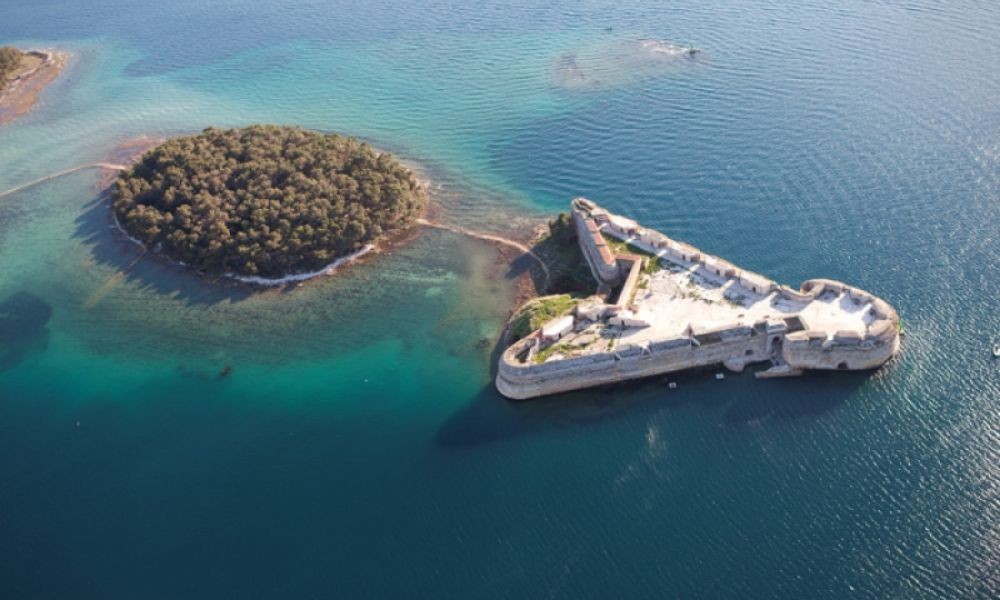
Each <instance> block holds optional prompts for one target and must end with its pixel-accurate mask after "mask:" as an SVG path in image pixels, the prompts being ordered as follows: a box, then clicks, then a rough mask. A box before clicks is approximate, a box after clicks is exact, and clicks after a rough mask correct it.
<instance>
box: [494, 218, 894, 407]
mask: <svg viewBox="0 0 1000 600" xmlns="http://www.w3.org/2000/svg"><path fill="white" fill-rule="evenodd" d="M572 210H573V220H574V222H575V223H576V228H577V233H578V234H579V235H578V240H579V243H580V248H581V250H582V251H583V254H584V256H585V257H586V260H587V262H588V264H590V267H591V271H592V272H593V273H594V277H595V278H596V279H597V280H598V281H599V282H601V283H602V284H607V285H615V284H617V283H620V282H621V281H622V279H623V277H624V276H625V274H623V272H622V267H623V265H621V264H619V262H618V261H617V260H615V257H614V255H613V254H611V253H610V250H609V248H608V246H607V243H606V241H605V240H604V238H603V234H605V233H606V234H608V235H611V236H612V237H615V238H618V239H621V240H623V241H628V242H629V243H630V244H632V245H634V246H636V247H638V248H641V249H642V250H644V251H648V252H651V253H652V254H655V255H658V256H661V257H663V258H666V259H668V260H671V261H673V262H676V263H679V264H682V265H686V266H689V267H692V268H693V269H694V271H695V272H698V273H700V274H702V275H705V276H709V277H713V278H714V279H715V280H716V281H720V280H722V281H725V280H729V279H735V280H736V283H737V284H738V285H739V286H740V287H741V288H743V289H744V290H747V291H751V292H753V293H755V294H757V295H768V294H771V293H774V292H776V293H777V297H778V298H779V299H780V298H783V299H785V300H789V301H794V302H799V303H802V302H810V301H813V300H816V299H818V298H822V297H824V294H835V295H837V296H840V295H841V294H846V296H845V297H846V298H849V299H850V300H851V301H854V302H858V303H861V304H867V305H869V307H868V309H867V310H869V311H871V312H870V316H871V317H872V320H871V322H870V324H869V325H868V327H867V331H866V332H865V333H864V334H863V335H861V334H859V333H857V332H854V331H838V332H827V331H817V330H810V329H806V328H804V327H803V325H802V323H801V321H799V320H798V319H795V318H791V319H776V320H768V321H760V322H757V323H754V324H753V325H752V326H748V325H746V324H741V323H733V324H729V325H723V326H717V327H712V328H704V329H701V328H698V327H697V326H695V325H692V327H691V329H690V331H689V335H688V336H685V337H677V338H674V339H665V340H657V341H651V342H647V343H645V344H644V345H637V344H629V343H623V344H621V345H618V346H616V347H613V348H610V349H609V350H607V351H604V352H595V353H591V354H586V355H583V356H578V357H570V358H563V359H559V360H550V361H547V362H543V363H534V362H532V361H530V360H523V359H524V358H525V357H527V356H528V355H529V354H530V350H531V346H532V345H533V344H534V343H535V340H534V339H533V336H528V337H526V338H525V339H523V340H520V341H519V342H517V343H515V344H513V345H512V346H510V347H509V348H508V349H507V350H506V351H505V352H504V353H503V355H502V356H501V358H500V364H499V368H498V373H497V379H496V385H497V389H498V390H499V391H500V393H502V394H503V395H504V396H507V397H508V398H512V399H526V398H533V397H536V396H541V395H546V394H554V393H558V392H565V391H570V390H575V389H581V388H586V387H592V386H595V385H603V384H607V383H613V382H618V381H625V380H629V379H637V378H642V377H648V376H652V375H659V374H663V373H669V372H673V371H681V370H684V369H691V368H697V367H705V366H710V365H717V364H725V365H726V366H727V367H728V368H730V369H732V370H735V371H741V370H742V369H743V368H744V367H745V366H746V365H747V364H749V363H754V362H761V361H767V360H773V361H774V362H775V363H777V364H778V365H779V367H776V369H777V368H780V369H783V371H782V372H784V373H789V374H794V373H797V372H799V371H800V370H805V369H850V370H858V369H873V368H876V367H878V366H880V365H882V364H884V363H885V362H886V361H888V360H889V359H890V358H892V357H893V356H894V355H895V354H896V353H897V352H898V350H899V317H898V315H897V314H896V311H895V310H894V309H893V308H892V307H891V306H890V305H889V304H888V303H887V302H885V301H884V300H882V299H880V298H878V297H876V296H873V295H871V294H869V293H868V292H865V291H863V290H859V289H857V288H854V287H851V286H848V285H847V284H844V283H841V282H838V281H833V280H829V279H812V280H809V281H806V282H804V283H803V284H802V286H801V289H800V290H798V291H796V290H793V289H791V288H788V287H785V286H781V285H778V284H777V283H775V282H774V281H772V280H770V279H768V278H766V277H764V276H762V275H759V274H757V273H753V272H749V271H744V270H742V269H739V268H738V267H736V266H735V265H733V264H731V263H729V262H728V261H725V260H723V259H721V258H718V257H715V256H711V255H707V254H704V253H702V252H701V251H699V250H698V249H697V248H694V247H692V246H689V245H688V244H685V243H683V242H678V241H675V240H672V239H670V238H668V237H667V236H665V235H663V234H661V233H659V232H656V231H651V230H648V229H644V228H641V227H639V226H638V225H637V224H635V223H634V222H631V221H629V220H627V219H622V218H620V217H617V216H615V215H611V214H610V213H607V212H606V211H604V210H603V209H601V208H600V207H598V206H597V205H596V204H594V203H593V202H590V201H589V200H586V199H583V198H577V199H575V200H574V201H573V203H572ZM609 254H610V257H609ZM630 256H631V257H634V256H635V255H630ZM636 258H638V257H636ZM633 266H634V263H632V264H629V267H630V270H632V271H634V270H635V269H634V268H631V267H633ZM619 304H620V302H619ZM609 308H611V307H609ZM612 314H613V311H612ZM773 370H774V369H772V371H773Z"/></svg>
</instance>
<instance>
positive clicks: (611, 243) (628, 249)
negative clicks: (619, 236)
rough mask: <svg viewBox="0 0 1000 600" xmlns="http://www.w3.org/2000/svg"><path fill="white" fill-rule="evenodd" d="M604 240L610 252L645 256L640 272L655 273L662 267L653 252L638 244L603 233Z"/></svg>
mask: <svg viewBox="0 0 1000 600" xmlns="http://www.w3.org/2000/svg"><path fill="white" fill-rule="evenodd" d="M604 241H605V242H607V244H608V247H609V248H611V252H613V253H614V254H637V255H639V256H642V257H644V258H646V261H645V263H644V264H643V265H642V272H643V273H645V274H646V275H652V274H653V273H657V272H659V271H660V269H662V268H663V265H662V264H660V259H659V258H658V257H657V256H656V255H655V254H651V253H649V252H647V251H645V250H643V249H642V248H639V247H638V246H633V245H632V244H629V243H627V242H622V241H620V240H616V239H615V238H613V237H611V236H610V235H605V236H604Z"/></svg>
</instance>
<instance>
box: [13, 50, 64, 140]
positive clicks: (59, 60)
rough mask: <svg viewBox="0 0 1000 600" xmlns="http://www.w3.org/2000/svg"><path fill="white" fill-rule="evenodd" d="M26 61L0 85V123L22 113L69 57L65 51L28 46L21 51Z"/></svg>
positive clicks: (36, 98) (24, 113) (36, 100)
mask: <svg viewBox="0 0 1000 600" xmlns="http://www.w3.org/2000/svg"><path fill="white" fill-rule="evenodd" d="M24 54H25V56H26V57H27V60H28V61H29V63H40V64H28V65H26V66H24V67H22V69H21V70H20V71H19V72H17V73H16V74H15V76H14V78H13V80H12V81H11V82H10V83H9V84H7V85H6V86H4V87H3V89H0V125H4V124H7V123H10V122H11V121H13V120H14V119H16V118H18V117H21V116H23V115H26V114H27V113H28V112H30V111H31V109H32V108H33V107H34V106H35V104H36V103H37V102H38V97H39V94H41V92H42V90H44V89H45V87H46V86H48V85H49V84H50V83H52V82H53V81H54V80H55V78H56V77H57V76H58V75H59V73H60V72H62V70H63V67H65V66H66V63H67V62H68V60H69V58H70V54H69V53H67V52H62V51H57V50H32V51H29V52H25V53H24Z"/></svg>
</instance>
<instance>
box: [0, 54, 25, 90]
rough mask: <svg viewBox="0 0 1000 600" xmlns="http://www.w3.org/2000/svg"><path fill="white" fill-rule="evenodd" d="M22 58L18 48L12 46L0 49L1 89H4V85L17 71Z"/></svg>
mask: <svg viewBox="0 0 1000 600" xmlns="http://www.w3.org/2000/svg"><path fill="white" fill-rule="evenodd" d="M22 56H23V54H22V53H21V51H20V50H18V49H17V48H13V47H11V46H4V47H3V48H0V87H3V85H2V84H3V83H4V82H6V81H7V78H8V77H10V76H11V75H12V74H13V73H14V71H15V70H17V68H18V66H19V65H20V64H21V57H22Z"/></svg>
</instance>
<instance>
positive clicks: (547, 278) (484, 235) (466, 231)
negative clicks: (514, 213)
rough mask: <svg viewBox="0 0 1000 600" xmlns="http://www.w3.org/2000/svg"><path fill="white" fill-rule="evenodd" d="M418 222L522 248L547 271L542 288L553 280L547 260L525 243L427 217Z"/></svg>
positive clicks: (426, 225) (543, 270)
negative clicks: (446, 223)
mask: <svg viewBox="0 0 1000 600" xmlns="http://www.w3.org/2000/svg"><path fill="white" fill-rule="evenodd" d="M416 223H417V224H418V225H423V226H424V227H433V228H435V229H444V230H445V231H451V232H454V233H458V234H461V235H466V236H469V237H473V238H476V239H480V240H485V241H487V242H495V243H497V244H503V245H505V246H510V247H511V248H515V249H517V250H520V251H521V252H523V253H525V254H527V255H528V256H530V257H531V258H533V259H534V260H535V262H537V263H538V266H540V267H541V268H542V272H543V273H545V286H543V288H542V289H548V287H549V284H550V283H551V281H550V279H551V276H550V274H549V267H548V265H546V264H545V261H544V260H542V257H540V256H538V255H537V254H535V253H534V252H532V250H531V248H528V247H527V246H525V245H524V244H522V243H520V242H515V241H514V240H511V239H508V238H505V237H501V236H499V235H493V234H489V233H482V232H479V231H472V230H471V229H465V228H464V227H457V226H455V225H445V224H443V223H435V222H433V221H428V220H427V219H417V221H416Z"/></svg>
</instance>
